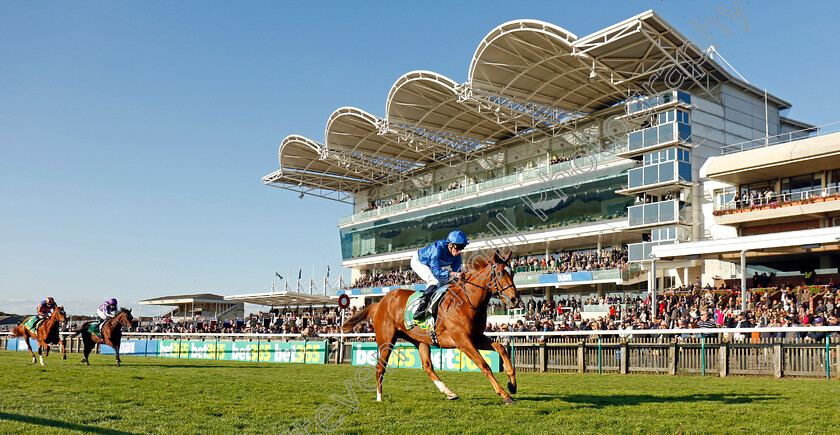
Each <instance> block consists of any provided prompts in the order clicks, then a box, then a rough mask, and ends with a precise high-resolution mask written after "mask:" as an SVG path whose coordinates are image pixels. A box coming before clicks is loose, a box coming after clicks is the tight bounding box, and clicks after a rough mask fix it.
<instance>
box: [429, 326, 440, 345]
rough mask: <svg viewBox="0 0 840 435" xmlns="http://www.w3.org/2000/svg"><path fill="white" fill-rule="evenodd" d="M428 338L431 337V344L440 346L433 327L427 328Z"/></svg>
mask: <svg viewBox="0 0 840 435" xmlns="http://www.w3.org/2000/svg"><path fill="white" fill-rule="evenodd" d="M429 338H431V339H432V344H433V345H434V346H435V347H440V344H438V341H437V334H436V333H435V330H434V329H431V330H429Z"/></svg>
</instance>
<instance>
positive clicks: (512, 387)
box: [508, 382, 516, 394]
mask: <svg viewBox="0 0 840 435" xmlns="http://www.w3.org/2000/svg"><path fill="white" fill-rule="evenodd" d="M508 391H510V394H516V385H513V384H512V383H510V382H508Z"/></svg>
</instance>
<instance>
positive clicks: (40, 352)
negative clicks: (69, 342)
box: [32, 343, 49, 365]
mask: <svg viewBox="0 0 840 435" xmlns="http://www.w3.org/2000/svg"><path fill="white" fill-rule="evenodd" d="M45 347H46V348H49V344H40V343H39V344H38V360H39V361H40V362H41V365H44V352H46V351H45V350H44V348H45ZM32 362H35V361H32Z"/></svg>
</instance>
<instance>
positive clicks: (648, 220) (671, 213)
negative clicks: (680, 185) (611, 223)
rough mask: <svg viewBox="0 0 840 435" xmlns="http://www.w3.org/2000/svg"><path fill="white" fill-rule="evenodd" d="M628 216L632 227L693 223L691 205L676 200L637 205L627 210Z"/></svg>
mask: <svg viewBox="0 0 840 435" xmlns="http://www.w3.org/2000/svg"><path fill="white" fill-rule="evenodd" d="M627 214H628V216H629V219H628V224H629V225H628V226H630V227H637V226H644V225H657V224H674V223H681V224H690V223H691V205H690V204H686V203H685V202H684V201H679V200H676V199H675V200H670V201H660V202H653V203H648V204H641V205H635V206H632V207H629V208H628V209H627Z"/></svg>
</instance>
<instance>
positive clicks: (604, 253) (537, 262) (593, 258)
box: [511, 248, 627, 273]
mask: <svg viewBox="0 0 840 435" xmlns="http://www.w3.org/2000/svg"><path fill="white" fill-rule="evenodd" d="M511 264H512V265H513V266H514V268H515V270H516V271H517V272H532V271H533V272H537V271H540V272H545V273H566V272H583V271H589V270H599V269H624V268H626V267H627V248H621V249H615V248H613V249H602V250H600V251H598V250H592V251H588V252H555V253H553V254H549V255H547V256H546V255H534V256H523V257H518V258H516V259H514V260H513V261H512V262H511Z"/></svg>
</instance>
